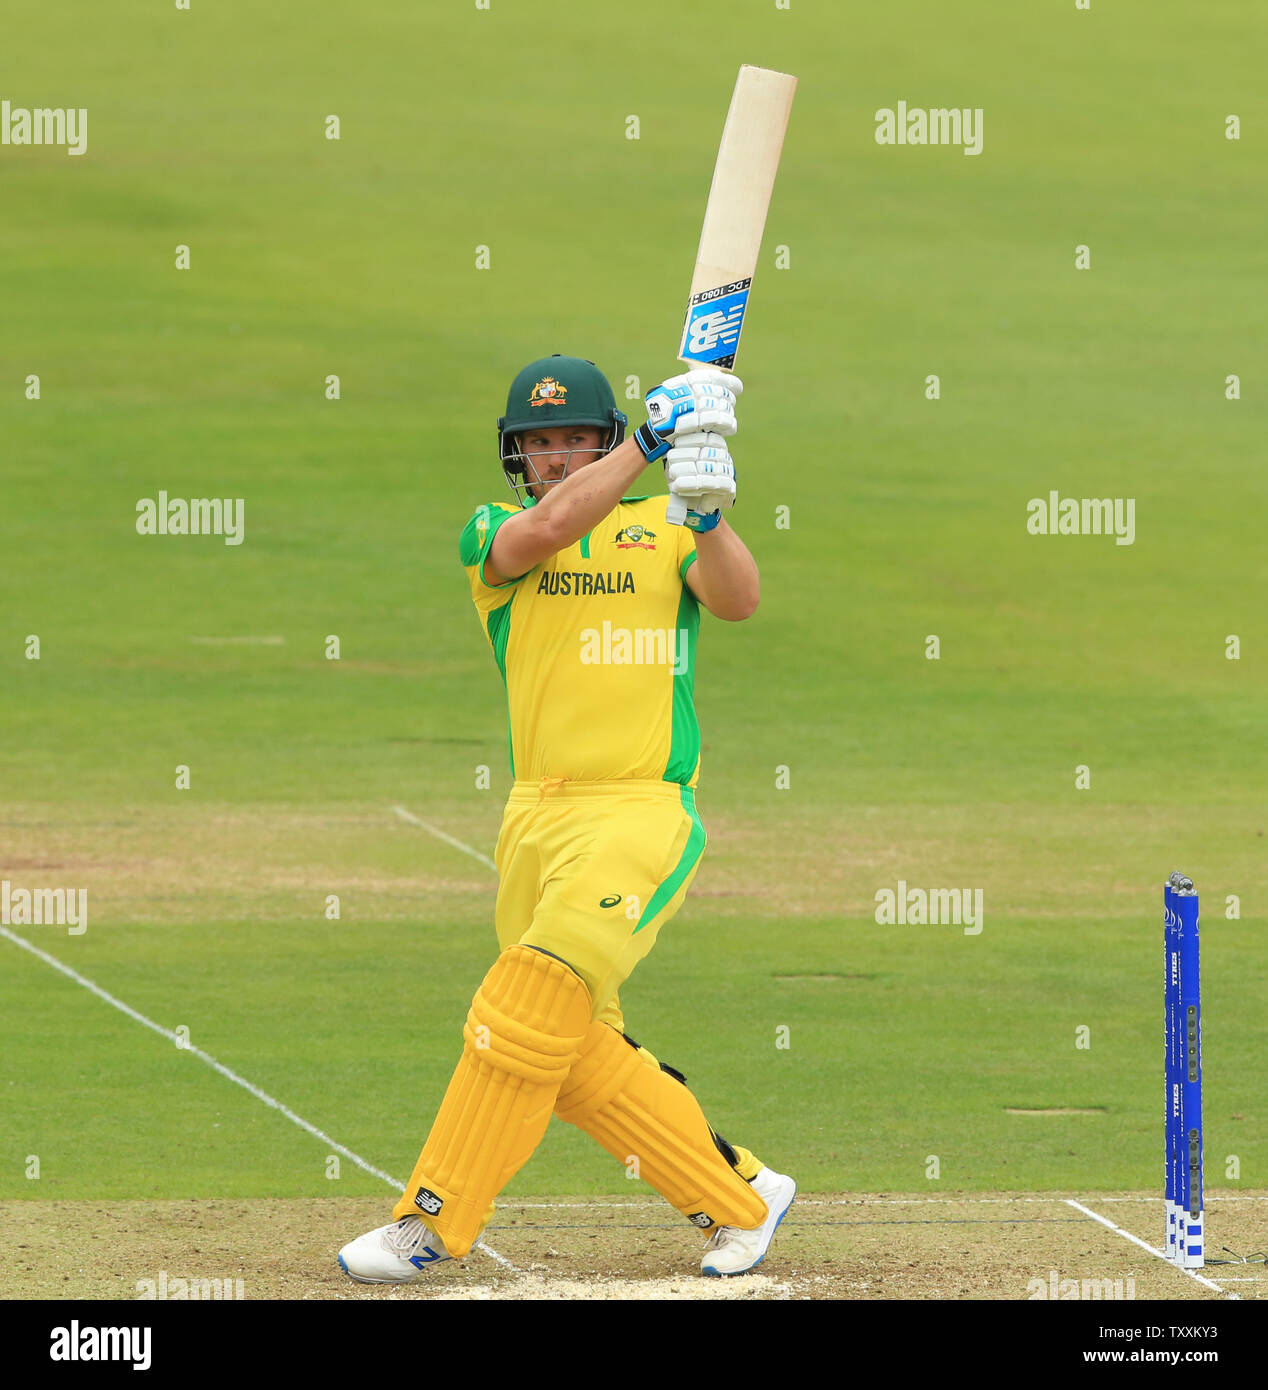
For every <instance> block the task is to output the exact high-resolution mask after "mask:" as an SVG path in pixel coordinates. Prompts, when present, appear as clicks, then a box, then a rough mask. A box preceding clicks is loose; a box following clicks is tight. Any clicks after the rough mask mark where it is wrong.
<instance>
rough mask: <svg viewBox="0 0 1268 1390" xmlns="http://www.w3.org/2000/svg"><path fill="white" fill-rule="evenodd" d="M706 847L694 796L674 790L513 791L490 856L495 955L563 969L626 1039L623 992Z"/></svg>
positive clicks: (586, 785)
mask: <svg viewBox="0 0 1268 1390" xmlns="http://www.w3.org/2000/svg"><path fill="white" fill-rule="evenodd" d="M705 844H706V836H705V829H704V826H703V825H702V824H701V822H700V817H699V816H698V815H697V813H696V798H695V792H694V791H693V790H692V789H691V788H690V787H684V786H680V785H679V784H678V783H676V782H656V781H643V780H640V779H633V778H622V779H618V780H614V781H601V782H574V781H570V780H567V779H564V778H558V777H547V778H543V779H542V780H541V781H540V782H525V781H517V782H516V783H515V784H514V786H513V787H512V788H511V793H510V796H509V798H508V799H507V803H506V810H505V812H504V813H503V817H502V828H501V831H500V832H499V834H498V841H497V848H496V850H495V851H494V859H495V861H496V863H497V870H498V896H497V908H496V912H495V922H496V926H497V934H498V946H499V948H500V949H501V950H503V951H504V950H506V949H507V948H508V947H510V946H514V945H515V944H516V943H517V942H518V943H520V944H522V945H525V946H535V947H537V948H538V949H539V950H543V951H549V952H550V954H551V955H554V956H558V957H559V959H560V960H562V961H565V962H567V964H568V965H570V966H571V967H572V968H573V970H575V971H576V972H577V974H578V975H580V976H581V978H582V979H583V980H584V981H585V983H586V986H587V987H588V988H589V990H590V994H591V997H592V998H593V1000H594V1013H593V1017H594V1018H595V1019H598V1020H601V1021H602V1022H604V1023H610V1024H612V1026H613V1027H614V1028H617V1029H621V1030H622V1031H624V1028H623V1020H622V1016H621V1006H620V1001H619V999H618V997H617V991H618V990H619V988H620V987H621V985H622V984H624V983H625V981H626V979H628V977H629V975H630V973H631V972H632V971H633V969H634V967H635V966H636V965H637V964H638V963H639V961H640V960H642V959H643V957H644V956H645V955H647V953H648V952H649V951H650V950H651V949H652V947H653V946H654V945H655V944H656V936H657V933H658V932H659V931H660V928H661V927H662V926H663V925H664V923H666V922H667V921H668V920H669V919H670V918H671V917H672V916H673V915H674V913H675V912H677V911H678V909H679V907H680V906H681V905H682V901H683V899H684V898H685V897H686V895H687V889H688V887H690V885H691V880H692V879H693V878H694V877H695V873H696V869H697V868H698V867H699V864H700V859H701V856H702V855H703V854H704V849H705Z"/></svg>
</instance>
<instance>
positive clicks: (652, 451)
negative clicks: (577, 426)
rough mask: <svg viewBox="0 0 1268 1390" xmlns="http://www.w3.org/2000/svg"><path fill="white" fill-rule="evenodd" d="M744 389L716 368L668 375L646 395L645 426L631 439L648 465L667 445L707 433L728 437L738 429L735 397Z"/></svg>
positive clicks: (742, 385) (702, 368) (663, 451)
mask: <svg viewBox="0 0 1268 1390" xmlns="http://www.w3.org/2000/svg"><path fill="white" fill-rule="evenodd" d="M743 390H744V383H743V382H741V380H740V379H739V377H737V376H732V375H731V373H729V372H723V371H719V370H718V369H717V368H716V367H696V368H693V369H692V370H691V371H689V372H684V373H683V375H682V376H672V377H670V378H669V379H668V380H667V381H663V382H661V384H660V385H659V386H654V387H652V389H651V390H650V391H649V392H648V393H647V401H646V405H647V423H646V424H645V425H641V426H640V427H639V428H638V429H637V430H636V431H635V432H634V438H635V440H636V442H637V443H638V446H639V448H640V449H642V451H643V456H644V457H645V458H646V459H647V461H648V462H649V463H651V462H653V461H654V460H656V459H659V458H663V457H664V456H665V455H666V454H667V453H668V452H669V447H670V442H676V441H677V440H678V439H679V438H681V437H682V436H683V435H684V434H694V433H698V432H699V431H701V430H709V431H712V432H713V433H714V434H721V435H731V434H734V433H735V432H736V430H737V429H739V427H740V426H739V421H738V420H736V418H735V398H736V396H738V395H739V394H740V392H741V391H743Z"/></svg>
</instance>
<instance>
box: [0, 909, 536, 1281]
mask: <svg viewBox="0 0 1268 1390" xmlns="http://www.w3.org/2000/svg"><path fill="white" fill-rule="evenodd" d="M0 936H3V937H5V938H7V939H8V940H9V941H12V942H13V944H14V945H15V946H21V947H22V949H23V950H24V951H30V953H31V954H32V955H33V956H37V957H38V958H39V959H40V960H42V961H43V962H44V963H45V964H46V965H51V966H52V967H53V969H54V970H60V971H61V972H62V974H63V975H65V976H66V977H67V978H68V979H71V980H74V982H75V983H76V984H77V985H83V987H84V988H85V989H86V990H89V991H90V992H91V993H93V994H95V995H96V996H97V998H98V999H104V1000H105V1001H106V1003H107V1004H109V1005H111V1007H113V1008H116V1009H118V1010H119V1012H120V1013H124V1014H127V1016H128V1017H129V1018H131V1019H134V1020H135V1021H136V1022H137V1023H141V1024H144V1025H145V1027H146V1028H150V1029H152V1030H153V1031H154V1032H155V1033H157V1034H158V1035H159V1036H160V1037H163V1038H166V1039H167V1040H168V1041H169V1042H173V1043H175V1044H176V1046H177V1047H178V1049H179V1050H180V1051H181V1052H188V1053H189V1054H190V1055H191V1056H192V1057H197V1058H198V1060H199V1061H200V1062H205V1063H206V1064H207V1065H208V1066H209V1067H211V1068H212V1069H213V1070H214V1071H218V1072H219V1073H220V1075H221V1076H223V1077H224V1078H225V1079H226V1080H227V1081H232V1082H233V1084H234V1085H235V1086H241V1087H242V1089H243V1090H244V1091H250V1093H251V1094H252V1095H253V1096H254V1097H255V1098H256V1100H262V1101H263V1102H264V1104H265V1105H267V1106H269V1107H270V1108H271V1109H273V1110H276V1111H277V1112H278V1113H279V1114H282V1115H285V1116H286V1118H287V1119H288V1120H290V1122H291V1123H292V1124H295V1125H298V1126H299V1127H300V1129H302V1130H305V1131H307V1133H309V1134H311V1135H312V1136H313V1137H314V1138H316V1139H320V1140H321V1142H322V1143H323V1144H328V1145H329V1146H330V1147H331V1148H332V1149H334V1150H335V1152H336V1153H341V1154H343V1156H344V1157H345V1158H348V1159H351V1160H352V1162H353V1163H355V1164H356V1165H357V1167H358V1168H361V1169H364V1170H365V1172H367V1173H369V1174H371V1176H373V1177H376V1178H378V1179H380V1181H382V1182H385V1183H387V1185H388V1186H389V1187H392V1188H395V1189H396V1191H397V1192H401V1191H403V1190H404V1187H405V1184H404V1183H403V1182H400V1181H399V1180H398V1179H396V1178H394V1177H392V1175H391V1174H390V1173H385V1172H384V1171H383V1170H382V1169H381V1168H376V1167H375V1166H374V1165H373V1164H372V1163H367V1162H366V1161H365V1159H364V1158H362V1157H361V1155H360V1154H355V1153H353V1152H352V1150H351V1149H349V1148H346V1147H345V1146H344V1145H343V1144H341V1143H339V1142H338V1140H336V1139H332V1138H331V1137H330V1135H329V1134H327V1133H326V1132H325V1130H321V1129H318V1128H317V1126H316V1125H314V1124H309V1122H308V1121H307V1120H306V1119H304V1117H303V1116H302V1115H297V1114H296V1113H295V1112H294V1111H293V1110H292V1109H291V1108H290V1107H289V1106H288V1105H283V1104H282V1102H281V1101H280V1100H275V1099H274V1098H273V1097H272V1096H271V1095H269V1094H268V1093H267V1092H266V1091H262V1090H260V1088H259V1087H258V1086H255V1085H253V1084H252V1083H251V1082H250V1081H248V1080H247V1079H246V1077H244V1076H239V1075H238V1073H237V1072H236V1071H233V1070H232V1069H231V1068H230V1067H227V1066H225V1064H224V1063H223V1062H218V1061H216V1059H215V1058H214V1057H213V1056H212V1055H211V1053H209V1052H204V1051H203V1050H202V1048H201V1047H194V1046H193V1045H192V1044H189V1043H186V1042H184V1041H183V1040H182V1039H181V1038H178V1037H177V1035H176V1034H175V1033H173V1032H172V1030H171V1029H170V1028H164V1027H163V1025H162V1024H161V1023H155V1022H154V1020H153V1019H152V1018H146V1016H145V1015H144V1014H143V1013H138V1012H137V1010H136V1009H134V1008H132V1006H131V1005H130V1004H125V1003H124V1002H123V1000H122V999H116V998H115V997H114V995H113V994H110V993H109V992H108V991H106V990H104V989H102V988H101V986H100V985H98V984H94V983H93V982H92V981H91V980H90V979H88V978H87V976H84V975H81V974H80V973H79V972H78V971H77V970H72V969H71V968H70V966H69V965H64V964H63V963H62V962H61V961H60V960H58V959H57V957H56V956H50V955H49V954H48V952H47V951H41V950H40V948H39V947H38V946H33V945H32V944H31V943H30V942H29V941H27V940H26V939H25V938H24V937H21V936H19V935H18V934H17V933H16V932H13V931H10V930H9V928H8V927H3V926H0ZM480 1249H481V1250H484V1251H485V1252H486V1253H487V1254H489V1255H492V1256H493V1258H494V1259H495V1260H497V1261H498V1262H499V1263H501V1264H504V1265H506V1267H507V1268H508V1269H512V1270H515V1273H517V1274H518V1273H520V1271H519V1270H517V1269H515V1266H514V1265H513V1264H511V1262H510V1261H509V1260H508V1259H505V1258H504V1257H503V1256H501V1255H499V1254H498V1253H497V1251H496V1250H494V1249H492V1248H491V1247H490V1246H487V1245H485V1244H484V1243H483V1242H480Z"/></svg>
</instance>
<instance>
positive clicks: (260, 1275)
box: [0, 1192, 1268, 1301]
mask: <svg viewBox="0 0 1268 1390" xmlns="http://www.w3.org/2000/svg"><path fill="white" fill-rule="evenodd" d="M1072 1202H1078V1203H1079V1206H1077V1207H1076V1206H1074V1205H1072ZM389 1206H390V1204H389V1203H387V1202H385V1201H381V1200H378V1199H376V1198H322V1199H320V1200H314V1201H307V1202H306V1201H302V1200H295V1199H288V1200H272V1199H258V1200H252V1201H197V1202H195V1201H191V1202H140V1201H133V1202H114V1203H109V1204H103V1203H98V1202H56V1203H54V1202H34V1201H19V1202H6V1203H2V1204H0V1230H2V1231H3V1235H2V1236H0V1250H3V1253H4V1256H5V1264H6V1268H7V1269H8V1270H9V1271H10V1277H9V1279H8V1280H7V1281H6V1293H7V1296H8V1297H10V1298H103V1299H134V1298H136V1296H137V1284H138V1281H140V1280H144V1279H151V1280H155V1281H157V1280H158V1279H159V1276H160V1273H161V1272H163V1273H166V1276H167V1279H168V1281H169V1283H170V1281H171V1280H173V1279H193V1280H204V1279H206V1280H216V1279H219V1280H234V1281H236V1280H239V1279H240V1280H242V1281H243V1295H244V1296H245V1297H246V1298H248V1299H266V1298H285V1299H314V1298H342V1299H347V1298H355V1299H371V1300H374V1299H414V1298H423V1299H426V1298H441V1299H553V1300H557V1301H558V1300H569V1299H681V1298H693V1299H700V1298H703V1299H780V1300H788V1299H1025V1298H1029V1297H1031V1296H1032V1295H1033V1293H1034V1291H1035V1286H1034V1285H1033V1284H1032V1283H1031V1281H1032V1280H1040V1281H1042V1282H1043V1284H1044V1285H1045V1286H1047V1287H1051V1280H1052V1278H1053V1277H1054V1271H1055V1277H1056V1278H1057V1279H1058V1280H1066V1281H1068V1280H1079V1281H1083V1280H1089V1281H1098V1282H1097V1283H1096V1285H1095V1286H1094V1290H1093V1292H1094V1294H1095V1293H1099V1292H1100V1291H1101V1290H1103V1289H1107V1287H1108V1286H1105V1285H1102V1284H1100V1283H1099V1281H1103V1280H1113V1281H1122V1284H1121V1289H1122V1291H1123V1293H1125V1294H1127V1296H1134V1297H1135V1298H1137V1299H1148V1298H1164V1299H1218V1298H1222V1297H1230V1296H1236V1297H1239V1298H1243V1299H1255V1298H1265V1297H1268V1268H1266V1267H1265V1265H1264V1264H1263V1263H1246V1264H1235V1263H1229V1264H1220V1265H1215V1264H1210V1265H1208V1266H1207V1268H1206V1269H1205V1270H1203V1271H1202V1272H1201V1280H1199V1279H1195V1278H1192V1277H1190V1276H1188V1275H1186V1274H1183V1273H1181V1272H1179V1271H1177V1270H1175V1269H1173V1268H1172V1267H1171V1266H1170V1265H1168V1264H1166V1263H1165V1262H1164V1261H1163V1260H1161V1259H1159V1258H1157V1257H1156V1256H1155V1255H1153V1254H1151V1253H1150V1252H1149V1251H1147V1250H1145V1249H1143V1248H1142V1247H1141V1246H1140V1245H1137V1244H1135V1243H1133V1242H1132V1241H1131V1240H1130V1239H1129V1238H1128V1235H1127V1234H1123V1233H1124V1232H1126V1233H1130V1235H1134V1236H1136V1237H1137V1238H1138V1239H1140V1240H1143V1241H1145V1242H1147V1243H1149V1244H1154V1243H1156V1241H1157V1237H1158V1230H1159V1226H1160V1224H1161V1219H1162V1203H1161V1201H1160V1199H1159V1198H1157V1197H1155V1196H1148V1197H1145V1196H1141V1195H1140V1194H1131V1193H1104V1194H1096V1195H1091V1196H1089V1195H1086V1194H1082V1195H1080V1194H1069V1193H1066V1194H1058V1193H1045V1194H1025V1195H1022V1194H1007V1193H1001V1194H997V1195H981V1194H974V1195H969V1194H960V1195H954V1194H952V1195H947V1196H942V1197H923V1196H916V1197H904V1196H892V1197H890V1196H884V1195H859V1194H851V1193H835V1194H834V1193H820V1194H814V1193H807V1194H804V1195H802V1196H799V1197H798V1199H797V1202H796V1204H795V1205H794V1206H793V1208H792V1210H791V1212H790V1213H789V1215H788V1217H787V1219H786V1220H785V1222H784V1224H783V1226H782V1228H781V1229H780V1232H779V1234H778V1236H777V1237H776V1240H775V1243H774V1244H773V1245H772V1247H771V1251H770V1254H769V1256H768V1257H767V1259H766V1261H765V1263H764V1264H763V1265H762V1266H761V1267H760V1268H759V1269H758V1270H757V1271H755V1272H754V1273H753V1274H750V1275H746V1276H744V1277H742V1278H735V1279H705V1278H702V1277H700V1276H699V1274H698V1269H699V1265H698V1260H699V1252H700V1249H701V1246H702V1244H703V1238H702V1237H701V1235H700V1233H699V1232H696V1231H694V1230H693V1229H692V1228H691V1227H690V1226H688V1225H687V1224H686V1223H685V1222H683V1221H682V1220H681V1219H679V1218H678V1217H677V1216H676V1215H675V1214H674V1213H673V1212H670V1211H668V1210H667V1209H666V1207H665V1205H664V1204H663V1203H662V1202H660V1201H658V1200H657V1199H655V1198H650V1199H646V1200H639V1201H628V1200H618V1199H615V1198H612V1199H604V1198H593V1199H591V1198H580V1197H578V1198H542V1199H538V1200H533V1199H523V1200H517V1201H507V1202H505V1203H503V1204H502V1205H501V1206H500V1207H499V1211H498V1215H497V1218H496V1221H495V1224H494V1225H493V1226H492V1227H490V1229H489V1231H488V1232H487V1233H486V1235H487V1244H488V1246H489V1247H490V1248H491V1252H493V1253H490V1252H488V1251H485V1250H482V1249H479V1248H477V1249H476V1250H475V1251H473V1252H472V1253H471V1254H470V1255H469V1256H468V1257H467V1259H465V1260H463V1261H461V1262H454V1263H450V1264H445V1265H442V1266H440V1267H439V1268H437V1269H434V1270H430V1271H428V1272H427V1273H426V1274H424V1275H423V1276H422V1277H420V1278H419V1279H418V1280H416V1281H415V1282H414V1283H413V1284H409V1285H406V1286H401V1287H391V1288H387V1287H366V1286H362V1285H355V1284H352V1283H351V1282H350V1281H349V1280H348V1279H347V1278H346V1277H345V1276H344V1275H343V1274H342V1272H341V1271H340V1270H339V1268H338V1267H337V1266H336V1264H335V1252H336V1251H337V1250H338V1249H339V1247H340V1246H341V1245H342V1244H343V1243H344V1242H345V1241H347V1240H349V1239H350V1238H351V1237H353V1236H355V1235H359V1234H360V1233H361V1232H362V1231H365V1230H368V1229H370V1228H371V1227H373V1226H376V1225H381V1224H382V1223H383V1222H385V1221H386V1220H387V1219H388V1216H389ZM1080 1208H1086V1210H1081V1209H1080ZM1089 1213H1095V1214H1096V1216H1100V1217H1102V1218H1105V1219H1106V1220H1108V1221H1110V1222H1112V1223H1113V1225H1114V1226H1115V1227H1117V1228H1118V1230H1113V1229H1111V1228H1110V1227H1109V1226H1106V1225H1103V1224H1101V1222H1100V1221H1098V1220H1096V1219H1095V1216H1093V1215H1091V1214H1089ZM1207 1221H1208V1255H1209V1256H1210V1257H1211V1258H1220V1259H1229V1258H1230V1257H1229V1256H1228V1255H1225V1254H1223V1253H1222V1251H1221V1247H1223V1246H1228V1247H1230V1248H1231V1249H1232V1250H1234V1251H1236V1252H1237V1253H1238V1254H1239V1255H1248V1254H1251V1253H1254V1252H1262V1251H1263V1250H1264V1248H1265V1244H1268V1242H1266V1241H1265V1221H1268V1192H1239V1193H1218V1192H1217V1193H1212V1194H1210V1196H1209V1198H1208V1215H1207ZM1129 1280H1131V1281H1133V1282H1132V1283H1131V1284H1129V1283H1128V1282H1127V1281H1129ZM1066 1287H1067V1290H1068V1289H1070V1288H1071V1287H1072V1286H1070V1285H1067V1286H1066ZM1080 1287H1082V1285H1081V1284H1080ZM1090 1287H1092V1286H1090ZM1085 1296H1089V1295H1087V1294H1085Z"/></svg>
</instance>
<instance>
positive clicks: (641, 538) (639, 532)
mask: <svg viewBox="0 0 1268 1390" xmlns="http://www.w3.org/2000/svg"><path fill="white" fill-rule="evenodd" d="M615 541H616V548H617V549H618V550H655V549H656V532H655V531H649V530H648V529H647V527H646V526H639V525H637V524H635V525H634V526H622V527H621V529H620V530H619V531H618V532H617V533H616V537H615Z"/></svg>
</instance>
